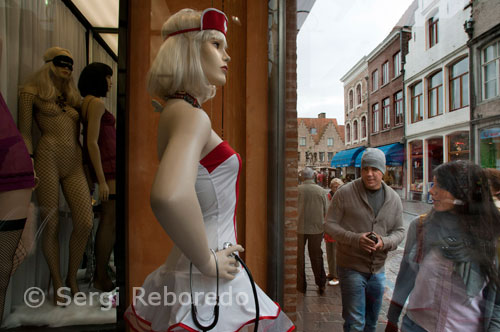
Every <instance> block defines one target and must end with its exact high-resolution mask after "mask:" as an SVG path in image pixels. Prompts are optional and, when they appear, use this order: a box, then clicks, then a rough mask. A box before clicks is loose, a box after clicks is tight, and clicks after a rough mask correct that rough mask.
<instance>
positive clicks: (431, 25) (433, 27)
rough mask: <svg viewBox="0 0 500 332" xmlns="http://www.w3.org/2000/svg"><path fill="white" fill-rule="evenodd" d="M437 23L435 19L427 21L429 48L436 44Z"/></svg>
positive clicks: (437, 20)
mask: <svg viewBox="0 0 500 332" xmlns="http://www.w3.org/2000/svg"><path fill="white" fill-rule="evenodd" d="M438 22H439V19H438V18H437V17H431V18H430V19H429V20H428V21H427V30H428V32H429V48H431V47H432V46H434V45H436V44H437V43H438Z"/></svg>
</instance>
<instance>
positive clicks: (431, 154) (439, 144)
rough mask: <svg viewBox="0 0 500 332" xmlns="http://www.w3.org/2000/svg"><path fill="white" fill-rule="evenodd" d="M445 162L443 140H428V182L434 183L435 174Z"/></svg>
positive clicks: (440, 138)
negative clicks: (437, 168)
mask: <svg viewBox="0 0 500 332" xmlns="http://www.w3.org/2000/svg"><path fill="white" fill-rule="evenodd" d="M443 162H444V160H443V138H442V137H439V138H431V139H428V140H427V165H428V169H427V171H428V172H427V174H428V176H427V181H429V182H432V177H433V172H434V169H435V168H436V167H438V166H439V165H441V164H442V163H443Z"/></svg>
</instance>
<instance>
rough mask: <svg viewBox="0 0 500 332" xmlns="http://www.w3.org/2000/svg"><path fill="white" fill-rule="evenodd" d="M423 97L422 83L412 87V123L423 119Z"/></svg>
mask: <svg viewBox="0 0 500 332" xmlns="http://www.w3.org/2000/svg"><path fill="white" fill-rule="evenodd" d="M422 108H423V96H422V82H419V83H417V84H415V85H414V86H412V87H411V122H412V123H415V122H418V121H421V120H422V119H423V110H422Z"/></svg>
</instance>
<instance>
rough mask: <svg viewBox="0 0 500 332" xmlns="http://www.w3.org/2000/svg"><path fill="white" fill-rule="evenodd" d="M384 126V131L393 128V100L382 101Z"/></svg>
mask: <svg viewBox="0 0 500 332" xmlns="http://www.w3.org/2000/svg"><path fill="white" fill-rule="evenodd" d="M382 119H383V122H382V126H383V129H388V128H389V127H390V126H391V99H390V98H385V99H384V100H382Z"/></svg>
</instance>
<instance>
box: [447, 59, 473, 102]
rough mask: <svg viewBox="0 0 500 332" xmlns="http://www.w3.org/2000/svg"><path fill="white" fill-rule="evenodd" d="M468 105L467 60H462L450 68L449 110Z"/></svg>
mask: <svg viewBox="0 0 500 332" xmlns="http://www.w3.org/2000/svg"><path fill="white" fill-rule="evenodd" d="M468 105H469V58H464V59H462V60H460V61H459V62H457V63H455V64H454V65H452V66H451V68H450V110H451V111H454V110H457V109H460V108H462V107H465V106H468Z"/></svg>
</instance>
